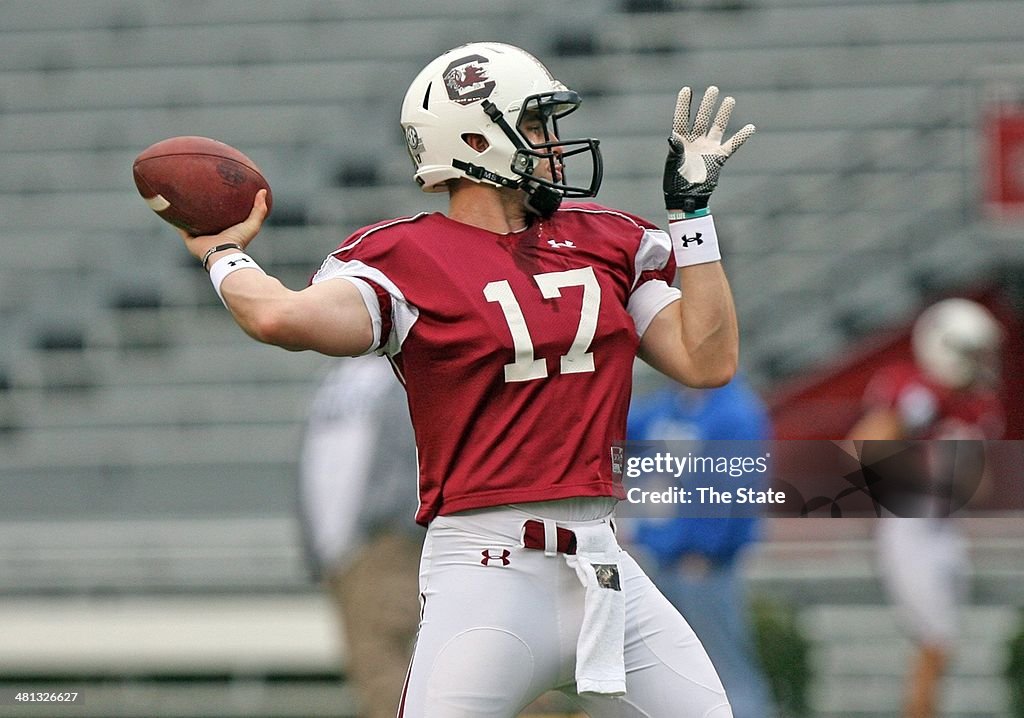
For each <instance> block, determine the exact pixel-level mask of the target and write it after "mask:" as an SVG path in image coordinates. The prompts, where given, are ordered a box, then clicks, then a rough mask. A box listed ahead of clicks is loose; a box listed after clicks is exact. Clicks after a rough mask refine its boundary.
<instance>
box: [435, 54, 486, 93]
mask: <svg viewBox="0 0 1024 718" xmlns="http://www.w3.org/2000/svg"><path fill="white" fill-rule="evenodd" d="M486 62H487V58H486V57H484V56H483V55H470V56H469V57H463V58H462V59H460V60H456V61H455V62H453V63H452V64H450V65H449V66H448V68H447V69H446V70H445V71H444V75H443V76H442V77H443V78H444V86H445V89H447V90H448V99H450V100H451V101H452V102H458V103H459V104H460V105H468V104H469V103H471V102H477V101H479V100H485V99H487V98H488V97H490V96H491V93H492V92H493V91H494V84H495V83H494V80H491V79H488V77H487V68H485V67H484V63H486Z"/></svg>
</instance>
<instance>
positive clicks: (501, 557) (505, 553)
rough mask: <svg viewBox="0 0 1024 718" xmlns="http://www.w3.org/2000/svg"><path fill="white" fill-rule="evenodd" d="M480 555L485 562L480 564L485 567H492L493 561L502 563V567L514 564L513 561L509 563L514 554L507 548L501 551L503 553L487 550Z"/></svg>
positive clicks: (496, 550)
mask: <svg viewBox="0 0 1024 718" xmlns="http://www.w3.org/2000/svg"><path fill="white" fill-rule="evenodd" d="M494 554H497V555H494ZM480 555H481V556H483V557H484V558H483V560H482V561H481V562H480V563H481V564H483V565H484V566H490V565H491V561H500V562H501V565H502V566H508V565H509V564H510V563H512V562H511V561H509V558H508V557H509V556H511V555H512V552H511V551H509V550H508V549H507V548H506V549H501V551H499V550H498V549H490V548H485V549H484V550H483V551H481V552H480Z"/></svg>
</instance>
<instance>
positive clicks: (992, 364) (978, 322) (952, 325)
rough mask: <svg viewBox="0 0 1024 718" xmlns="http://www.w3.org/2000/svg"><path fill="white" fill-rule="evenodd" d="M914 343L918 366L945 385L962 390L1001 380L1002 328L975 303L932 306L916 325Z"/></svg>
mask: <svg viewBox="0 0 1024 718" xmlns="http://www.w3.org/2000/svg"><path fill="white" fill-rule="evenodd" d="M911 341H912V344H913V350H914V359H915V360H916V361H917V364H918V366H919V367H920V368H921V370H922V371H924V373H925V374H927V375H928V376H929V377H931V378H932V379H933V380H935V381H937V382H939V383H940V384H942V385H944V386H948V387H951V388H956V389H962V388H966V387H968V386H970V385H972V384H975V383H978V382H981V383H985V382H994V381H995V380H996V379H998V375H999V345H1000V344H1001V342H1002V329H1001V327H1000V326H999V323H998V322H997V321H996V319H995V317H993V316H992V314H991V313H990V312H989V311H988V310H987V309H985V307H983V306H981V305H980V304H978V303H976V302H972V301H970V300H968V299H944V300H942V301H940V302H938V303H936V304H933V305H932V306H930V307H928V309H926V310H925V311H924V312H923V313H922V314H921V316H920V317H918V319H917V321H916V322H915V324H914V331H913V336H912V339H911Z"/></svg>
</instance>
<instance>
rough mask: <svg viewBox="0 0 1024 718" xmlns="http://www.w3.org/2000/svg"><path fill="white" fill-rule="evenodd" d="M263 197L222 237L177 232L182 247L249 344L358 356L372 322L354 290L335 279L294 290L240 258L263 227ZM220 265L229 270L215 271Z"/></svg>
mask: <svg viewBox="0 0 1024 718" xmlns="http://www.w3.org/2000/svg"><path fill="white" fill-rule="evenodd" d="M266 196H267V193H266V190H260V191H259V192H257V193H256V198H255V200H254V201H253V208H252V211H251V212H250V214H249V216H248V218H246V220H245V221H244V222H241V223H239V224H236V225H234V226H232V227H229V228H228V229H226V230H224V231H223V232H221V233H220V234H217V235H213V236H208V237H193V236H190V235H189V234H188V233H186V232H184V231H182V230H179V234H180V235H181V238H182V240H184V242H185V247H186V248H187V249H188V251H189V252H190V253H191V254H192V256H194V257H195V258H196V259H197V260H199V261H201V262H202V263H203V266H204V268H206V269H207V270H209V271H210V273H211V278H212V279H214V280H215V281H214V284H215V286H216V287H217V288H218V289H217V291H218V293H219V294H220V296H221V298H222V299H223V300H224V304H225V306H226V307H227V308H228V310H229V311H230V312H231V316H233V317H234V319H235V321H236V322H237V323H238V326H240V327H241V328H242V330H243V331H245V333H246V334H248V335H249V336H251V337H252V338H253V339H256V340H257V341H261V342H264V343H265V344H273V345H275V346H279V347H282V348H284V349H289V350H291V351H304V350H312V351H317V352H320V353H322V354H328V355H331V356H355V355H358V354H362V353H363V352H365V351H366V350H367V349H368V348H369V346H370V344H371V343H372V341H373V323H372V321H371V319H370V314H369V312H368V311H367V309H366V305H365V304H364V303H363V300H362V297H361V295H360V294H359V290H358V289H356V287H355V285H353V284H351V283H349V282H347V281H344V280H335V281H329V282H322V283H320V284H314V285H312V286H310V287H307V288H305V289H303V290H302V291H298V292H297V291H293V290H291V289H289V288H288V287H286V286H284V285H283V284H282V283H281V282H280V281H279V280H278V279H277V278H276V277H273V276H271V275H269V274H266V273H264V271H263V270H262V269H260V268H259V266H258V265H257V264H256V263H255V261H253V260H252V258H251V257H248V256H247V255H245V254H239V253H240V252H244V250H245V249H246V247H248V245H249V244H250V243H251V242H252V241H253V240H254V239H255V238H256V235H257V234H258V233H259V231H260V228H261V227H262V226H263V220H264V219H266V216H267V203H266ZM218 262H224V263H227V264H230V265H232V266H231V269H230V270H225V271H223V272H219V271H218ZM236 265H237V266H236ZM218 274H219V276H216V277H215V276H214V275H218Z"/></svg>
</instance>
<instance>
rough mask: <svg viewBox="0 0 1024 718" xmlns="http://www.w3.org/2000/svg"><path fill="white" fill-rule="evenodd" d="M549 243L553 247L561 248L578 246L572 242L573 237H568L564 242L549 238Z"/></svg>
mask: <svg viewBox="0 0 1024 718" xmlns="http://www.w3.org/2000/svg"><path fill="white" fill-rule="evenodd" d="M548 244H550V245H551V248H552V249H559V248H561V247H575V246H576V245H575V244H573V243H572V240H571V239H567V240H565V241H564V242H556V241H555V240H553V239H549V240H548Z"/></svg>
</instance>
